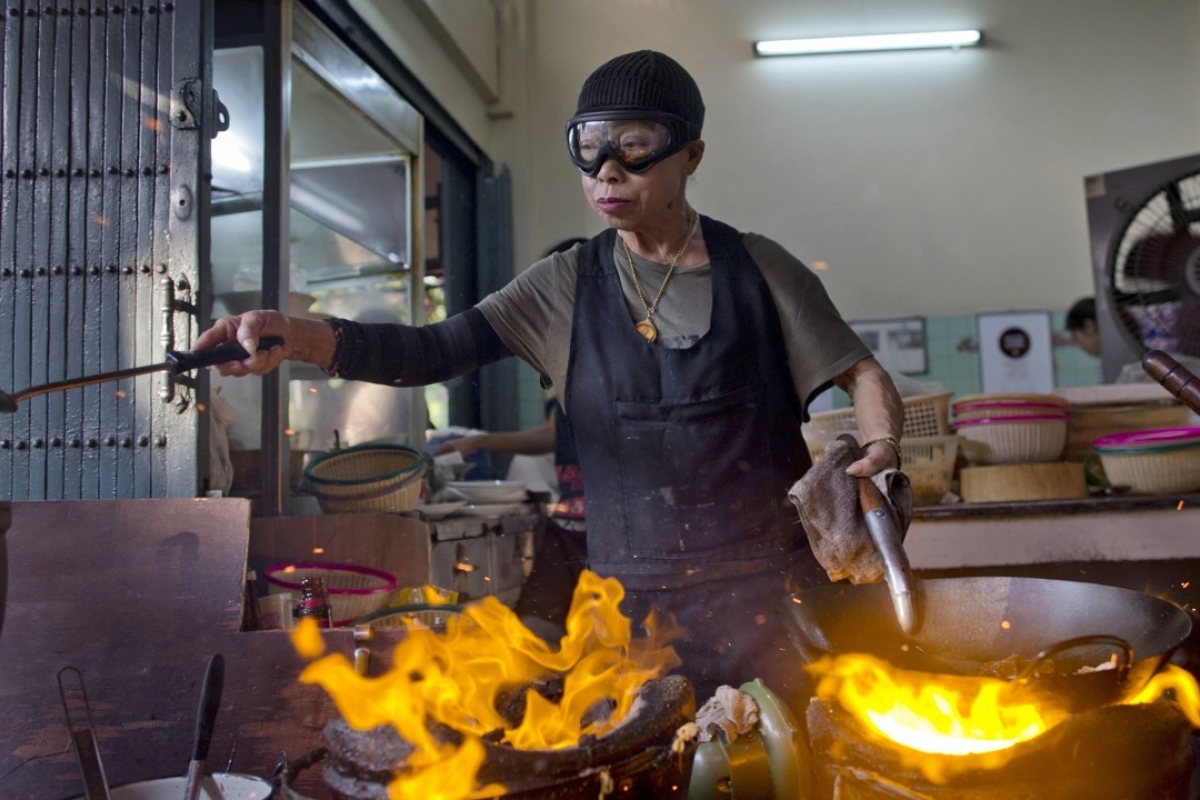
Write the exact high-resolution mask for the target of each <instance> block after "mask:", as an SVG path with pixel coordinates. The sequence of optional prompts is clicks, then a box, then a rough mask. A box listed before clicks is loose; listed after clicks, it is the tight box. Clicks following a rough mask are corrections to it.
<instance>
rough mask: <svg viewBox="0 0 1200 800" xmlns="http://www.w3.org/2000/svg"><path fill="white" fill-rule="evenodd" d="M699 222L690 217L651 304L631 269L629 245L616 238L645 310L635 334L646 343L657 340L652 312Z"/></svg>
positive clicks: (696, 216)
mask: <svg viewBox="0 0 1200 800" xmlns="http://www.w3.org/2000/svg"><path fill="white" fill-rule="evenodd" d="M699 222H700V215H699V214H696V215H695V216H694V217H692V226H691V228H689V229H688V235H687V238H686V239H684V240H683V246H682V247H680V248H679V250H677V251H676V252H675V255H674V256H673V257H672V258H671V266H670V267H668V268H667V275H666V277H665V278H663V282H662V285H661V286H659V287H658V294H656V295H654V302H653V303H647V302H646V295H644V294H643V293H642V282H641V281H640V280H638V274H637V270H636V269H634V268H633V255H631V254H630V252H629V245H628V244H626V242H625V237H624V236H620V235H619V234H618V238H620V240H621V247H623V248H625V261H626V262H627V263H628V264H629V275H630V277H632V278H633V288H634V289H636V290H637V296H638V299H639V300H641V301H642V308H644V309H646V318H645V319H644V320H642V321H641V322H639V323H638V324H637V325H636V326H635V327H636V328H637V332H638V333H640V334H641V335H642V338H644V339H645V340H646V341H647V342H653V341H655V340H656V339H658V328H656V327H655V326H654V319H653V317H654V312H655V311H657V310H658V301H659V300H661V299H662V296H663V292H665V291H666V290H667V284H668V283H669V282H670V280H671V276H672V275H674V274H675V264H677V263H678V262H679V257H680V256H681V255H683V251H684V250H687V248H688V245H689V244H691V243H692V237H693V236H695V235H696V227H697V225H698V223H699Z"/></svg>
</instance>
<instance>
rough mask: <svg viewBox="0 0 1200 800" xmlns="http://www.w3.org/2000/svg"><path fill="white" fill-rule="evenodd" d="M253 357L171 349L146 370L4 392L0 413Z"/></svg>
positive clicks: (231, 348) (274, 340) (231, 351)
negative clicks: (36, 400)
mask: <svg viewBox="0 0 1200 800" xmlns="http://www.w3.org/2000/svg"><path fill="white" fill-rule="evenodd" d="M281 344H283V339H282V338H280V337H278V336H264V337H263V338H262V339H260V340H259V342H258V349H259V350H270V349H271V348H272V347H274V346H275V345H281ZM249 355H250V354H249V353H247V352H246V349H245V348H244V347H242V346H241V345H240V344H223V345H220V346H219V347H210V348H209V349H207V350H193V351H189V350H168V351H167V360H166V361H163V362H162V363H159V364H150V365H149V366H145V367H130V368H129V369H118V370H115V371H113V372H102V373H100V374H98V375H92V376H89V377H84V378H71V379H68V380H65V381H55V382H54V383H47V384H43V385H42V386H32V387H30V388H28V389H24V390H22V391H20V392H17V393H16V394H11V395H10V394H7V393H5V392H0V413H4V414H11V413H13V412H14V411H16V410H17V404H18V403H20V402H21V401H22V400H28V399H29V398H31V397H37V396H38V395H41V394H50V393H51V392H61V391H63V390H65V389H77V388H79V387H80V386H91V385H92V384H94V383H106V382H108V381H119V380H124V379H125V378H135V377H137V376H138V375H147V374H149V373H151V372H167V371H169V372H171V373H173V374H175V375H179V374H181V373H184V372H191V371H192V370H194V369H200V368H201V367H211V366H213V365H214V364H224V363H225V362H226V361H241V360H242V359H244V358H247V357H248V356H249Z"/></svg>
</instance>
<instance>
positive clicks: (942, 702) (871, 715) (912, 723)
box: [808, 653, 1200, 783]
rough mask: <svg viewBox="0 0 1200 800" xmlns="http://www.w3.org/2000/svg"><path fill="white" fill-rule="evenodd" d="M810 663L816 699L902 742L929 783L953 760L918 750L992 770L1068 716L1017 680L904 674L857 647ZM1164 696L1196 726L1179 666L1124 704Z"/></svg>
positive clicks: (1191, 681) (1197, 699)
mask: <svg viewBox="0 0 1200 800" xmlns="http://www.w3.org/2000/svg"><path fill="white" fill-rule="evenodd" d="M808 669H809V670H810V671H811V672H812V673H813V674H814V675H815V676H816V677H817V686H816V690H815V692H816V695H817V696H818V697H819V698H820V699H821V700H823V701H826V702H830V701H834V702H836V703H837V704H839V705H840V706H841V707H842V708H844V709H845V710H846V711H848V712H850V713H851V714H853V715H854V717H855V718H856V719H858V720H860V721H862V722H863V723H865V725H864V727H865V729H866V730H867V731H868V733H869V734H872V735H874V736H875V737H876V738H878V739H880V740H884V741H888V742H892V743H895V744H899V745H901V746H902V747H901V749H899V750H898V751H896V752H897V755H898V756H899V757H900V758H901V760H902V761H903V762H904V763H905V764H906V765H907V766H909V767H915V768H918V769H920V770H921V772H922V773H923V774H924V775H925V777H926V778H928V779H929V780H931V781H933V782H935V783H942V782H944V781H945V780H946V779H947V776H948V773H949V772H950V770H951V761H950V760H947V759H941V758H927V757H923V756H928V755H930V754H936V755H948V756H965V755H971V756H975V757H977V761H976V762H975V764H976V766H977V767H980V768H984V769H995V768H998V767H1000V766H1003V765H1004V763H1006V762H1007V761H1008V760H1009V758H1011V756H1012V753H1011V752H1009V751H1010V750H1011V749H1012V748H1013V747H1014V746H1016V745H1018V744H1020V743H1022V742H1026V741H1029V740H1031V739H1033V738H1036V737H1038V736H1040V735H1042V734H1043V733H1045V732H1046V731H1048V730H1050V729H1051V728H1053V727H1054V726H1055V725H1057V724H1058V723H1060V722H1062V721H1063V720H1064V719H1066V718H1067V717H1068V715H1069V712H1068V711H1067V710H1066V709H1065V708H1056V707H1054V706H1053V705H1049V704H1040V705H1039V704H1034V703H1029V702H1024V701H1018V700H1015V699H1014V696H1015V695H1014V690H1015V689H1018V684H1017V682H1015V681H1007V680H1003V679H1000V678H986V677H975V676H970V677H967V676H954V675H932V674H930V673H924V672H910V671H907V670H901V669H897V668H895V667H893V666H891V665H890V664H888V663H887V662H885V661H883V660H881V659H878V658H875V657H874V656H869V655H866V654H862V653H852V654H847V655H841V656H837V657H836V658H834V657H830V658H824V659H821V660H820V661H817V662H815V663H813V664H811V665H809V666H808ZM1164 695H1169V696H1170V697H1171V698H1172V699H1173V700H1174V701H1175V702H1176V703H1177V704H1178V705H1179V707H1180V709H1181V710H1182V711H1183V713H1184V714H1185V715H1186V716H1187V717H1188V719H1189V721H1191V723H1192V725H1193V726H1194V727H1200V686H1198V685H1197V683H1196V679H1195V678H1194V677H1193V676H1192V674H1191V673H1189V672H1188V671H1186V670H1184V669H1182V668H1180V667H1176V666H1174V665H1167V666H1166V668H1165V669H1162V670H1160V671H1159V672H1157V673H1156V674H1155V675H1154V676H1153V677H1152V678H1151V679H1150V681H1149V682H1148V683H1147V685H1146V686H1145V687H1144V688H1143V689H1142V691H1141V692H1139V693H1137V694H1136V695H1135V696H1132V697H1130V698H1129V699H1128V700H1126V701H1125V702H1126V703H1128V704H1136V703H1150V702H1154V701H1156V700H1158V699H1160V698H1162V697H1164Z"/></svg>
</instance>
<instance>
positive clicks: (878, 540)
mask: <svg viewBox="0 0 1200 800" xmlns="http://www.w3.org/2000/svg"><path fill="white" fill-rule="evenodd" d="M839 438H842V439H845V440H846V441H847V442H848V443H849V444H851V445H852V446H853V447H855V448H856V449H857V448H858V442H857V441H855V440H854V437H853V436H849V435H843V436H841V437H839ZM858 503H859V505H860V506H861V507H862V512H863V518H864V519H865V520H866V523H867V530H868V531H870V533H871V541H873V542H874V543H875V547H876V548H877V549H878V550H879V555H880V556H881V557H882V558H883V568H884V580H886V581H887V584H888V591H889V592H890V594H891V596H892V607H893V608H894V609H895V611H896V621H897V622H899V623H900V629H901V630H903V631H904V632H905V633H906V634H908V635H910V636H911V635H912V634H913V633H916V631H917V630H918V629H919V628H920V627H921V620H920V615H919V613H918V610H917V604H916V599H915V598H916V595H915V593H914V591H913V584H914V579H913V574H912V566H911V565H910V564H909V562H908V553H906V552H905V551H904V545H903V543H902V542H901V539H900V521H899V519H898V517H897V515H896V510H895V509H894V508H892V505H891V503H889V502H888V501H887V499H886V498H885V497H884V496H883V493H882V492H881V491H879V487H878V486H876V485H875V483H874V482H873V481H872V480H871V479H870V478H858Z"/></svg>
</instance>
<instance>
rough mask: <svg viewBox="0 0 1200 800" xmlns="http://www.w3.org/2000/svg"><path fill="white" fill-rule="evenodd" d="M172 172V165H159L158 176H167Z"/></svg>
mask: <svg viewBox="0 0 1200 800" xmlns="http://www.w3.org/2000/svg"><path fill="white" fill-rule="evenodd" d="M170 171H171V165H170V164H160V165H159V167H158V174H159V175H166V174H167V173H168V172H170Z"/></svg>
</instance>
